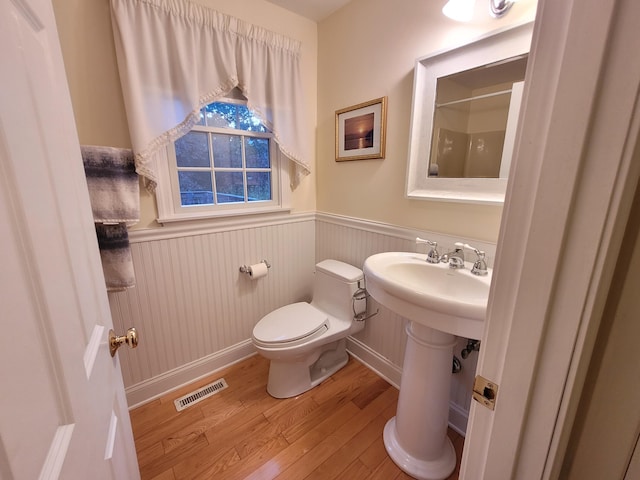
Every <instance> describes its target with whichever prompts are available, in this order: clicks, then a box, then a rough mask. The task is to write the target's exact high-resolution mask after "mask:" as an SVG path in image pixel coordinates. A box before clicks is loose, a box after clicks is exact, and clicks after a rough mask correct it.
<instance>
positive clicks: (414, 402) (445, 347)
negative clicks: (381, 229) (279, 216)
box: [364, 252, 491, 480]
mask: <svg viewBox="0 0 640 480" xmlns="http://www.w3.org/2000/svg"><path fill="white" fill-rule="evenodd" d="M426 258H427V256H426V255H420V254H417V253H407V252H387V253H379V254H377V255H372V256H370V257H369V258H367V260H366V261H365V262H364V275H365V279H366V283H367V291H368V292H369V293H370V294H371V296H372V297H373V298H374V299H375V300H376V301H377V302H378V303H380V304H381V305H384V306H385V307H387V308H388V309H389V310H392V311H394V312H395V313H397V314H398V315H401V316H403V317H404V318H406V319H408V320H410V322H409V323H408V324H407V326H406V332H407V344H406V348H405V356H404V363H403V366H402V380H401V382H400V395H399V397H398V408H397V410H396V416H395V417H393V418H392V419H390V420H389V421H388V422H387V424H386V425H385V428H384V433H383V441H384V446H385V449H386V450H387V453H388V454H389V456H390V457H391V459H392V460H393V461H394V462H395V463H396V464H397V465H398V466H399V467H400V468H401V469H402V470H403V471H405V472H406V473H408V474H409V475H411V476H412V477H414V478H417V479H420V480H441V479H443V478H448V477H449V475H451V472H453V470H454V468H455V466H456V453H455V449H454V448H453V445H452V443H451V440H450V439H449V438H448V437H447V419H448V416H449V391H450V384H451V362H452V358H453V354H454V352H453V348H454V346H455V345H456V343H457V339H456V337H455V335H457V336H460V337H466V338H473V339H481V338H482V330H483V328H484V318H485V315H486V311H487V299H488V298H489V287H490V285H491V272H489V274H487V275H485V276H478V275H474V274H472V273H471V267H472V266H473V265H472V264H471V263H468V264H465V268H464V269H452V268H449V265H448V264H447V263H437V264H431V263H427V261H426Z"/></svg>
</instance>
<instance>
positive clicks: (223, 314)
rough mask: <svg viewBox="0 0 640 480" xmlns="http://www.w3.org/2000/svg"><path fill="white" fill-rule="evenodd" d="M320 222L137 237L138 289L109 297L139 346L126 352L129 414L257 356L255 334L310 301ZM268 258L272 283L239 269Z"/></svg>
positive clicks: (116, 318)
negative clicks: (272, 316)
mask: <svg viewBox="0 0 640 480" xmlns="http://www.w3.org/2000/svg"><path fill="white" fill-rule="evenodd" d="M314 219H315V216H314V215H313V214H298V215H291V216H287V217H285V218H284V219H283V218H282V217H276V218H275V219H273V220H271V221H261V222H260V223H257V222H254V223H246V222H243V223H241V224H239V225H237V224H236V225H234V224H227V225H226V226H224V227H217V228H202V227H197V226H196V227H193V226H189V227H182V228H181V227H177V228H176V227H164V228H162V229H150V230H141V231H136V230H134V231H132V232H130V241H131V252H132V256H133V264H134V269H135V273H136V286H135V288H131V289H128V290H126V291H124V292H118V293H111V294H109V300H110V306H111V312H112V316H113V322H114V328H115V330H116V332H118V333H121V332H124V331H126V329H127V328H129V327H131V326H135V327H136V329H137V330H138V333H139V337H140V343H139V345H138V347H137V348H136V349H135V350H129V349H127V348H121V349H120V350H119V351H118V355H119V356H120V363H121V365H122V373H123V377H124V382H125V387H126V391H127V400H128V402H129V406H130V407H134V406H136V405H140V404H141V403H145V402H147V401H149V400H151V399H153V398H155V397H157V396H159V395H161V394H163V393H166V392H167V391H169V390H171V389H174V388H176V387H178V386H180V385H182V384H185V383H188V382H192V381H194V380H195V379H197V378H199V377H201V376H204V375H209V374H211V372H212V371H214V370H216V369H219V368H222V367H225V366H227V365H230V364H231V363H234V362H236V361H239V360H242V359H243V358H246V357H247V356H249V355H253V354H255V350H254V348H253V346H252V344H251V332H252V330H253V327H254V325H255V324H256V323H257V322H258V320H260V318H261V317H262V316H264V315H266V314H267V313H269V312H270V311H271V310H274V309H276V308H278V307H281V306H283V305H286V304H288V303H292V302H298V301H308V300H310V298H311V291H312V283H313V271H314V266H315V220H314ZM263 259H266V260H268V261H269V263H270V264H271V268H270V269H269V274H268V275H267V276H266V277H263V278H260V279H257V280H251V279H250V278H249V276H248V275H247V274H244V273H241V272H240V271H239V268H240V266H241V265H244V264H253V263H258V262H260V261H261V260H263Z"/></svg>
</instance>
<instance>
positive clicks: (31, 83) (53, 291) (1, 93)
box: [0, 0, 139, 480]
mask: <svg viewBox="0 0 640 480" xmlns="http://www.w3.org/2000/svg"><path fill="white" fill-rule="evenodd" d="M0 11H2V14H1V15H0V72H2V73H0V78H2V82H1V83H0V259H1V263H0V282H1V283H0V319H1V323H0V325H1V327H2V340H1V341H0V379H1V382H2V385H1V386H0V478H1V479H3V480H4V479H7V480H9V479H16V480H18V479H25V480H26V479H28V480H31V479H37V478H43V479H52V478H64V479H69V480H76V479H77V480H84V479H113V478H119V479H126V480H130V479H137V478H139V473H138V465H137V460H136V456H135V449H134V445H133V436H132V434H131V425H130V421H129V416H128V410H127V404H126V400H125V397H124V389H123V384H122V377H121V374H120V367H119V363H118V360H117V355H116V358H115V359H113V358H111V356H110V355H109V350H108V347H107V335H108V332H109V329H110V328H111V317H110V312H109V306H108V301H107V295H106V291H105V287H104V280H103V277H102V270H101V267H100V260H99V254H98V250H97V242H96V239H95V232H94V230H93V224H92V219H91V210H90V207H89V198H88V193H87V187H86V182H85V179H84V172H83V168H82V163H81V160H80V152H79V145H78V140H77V135H76V130H75V125H74V121H73V113H72V110H71V102H70V98H69V93H68V89H67V84H66V79H65V75H64V68H63V63H62V57H61V53H60V48H59V44H58V37H57V31H56V25H55V19H54V16H53V10H52V8H51V4H50V2H49V0H0ZM118 333H120V332H118Z"/></svg>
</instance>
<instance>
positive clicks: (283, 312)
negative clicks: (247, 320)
mask: <svg viewBox="0 0 640 480" xmlns="http://www.w3.org/2000/svg"><path fill="white" fill-rule="evenodd" d="M328 329H329V319H328V317H327V314H326V313H323V312H321V311H320V310H318V309H317V308H315V307H313V306H312V305H310V304H308V303H306V302H298V303H292V304H290V305H285V306H284V307H281V308H278V309H277V310H274V311H273V312H271V313H269V314H267V315H265V316H264V317H263V318H262V319H261V320H260V321H259V322H258V323H257V324H256V326H255V327H254V328H253V339H254V341H256V342H257V343H258V344H261V345H264V346H271V347H275V346H293V345H299V344H300V343H305V342H308V341H309V340H311V339H313V338H316V337H318V336H320V335H322V334H323V333H325V332H326V331H327V330H328Z"/></svg>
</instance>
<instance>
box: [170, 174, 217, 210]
mask: <svg viewBox="0 0 640 480" xmlns="http://www.w3.org/2000/svg"><path fill="white" fill-rule="evenodd" d="M178 181H179V183H180V202H181V203H182V205H211V204H213V185H212V183H211V173H209V172H178Z"/></svg>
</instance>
